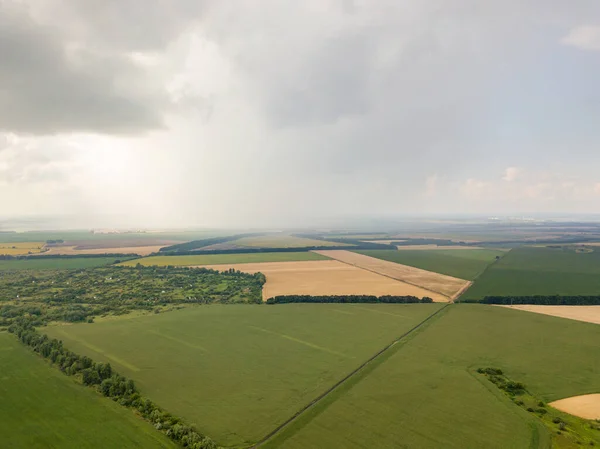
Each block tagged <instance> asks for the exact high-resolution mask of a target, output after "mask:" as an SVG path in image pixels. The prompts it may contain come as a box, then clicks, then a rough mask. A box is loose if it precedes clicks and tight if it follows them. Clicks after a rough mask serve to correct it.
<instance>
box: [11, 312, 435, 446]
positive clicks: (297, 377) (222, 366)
mask: <svg viewBox="0 0 600 449" xmlns="http://www.w3.org/2000/svg"><path fill="white" fill-rule="evenodd" d="M439 307H440V306H439V305H437V304H410V305H400V304H372V305H366V304H360V305H358V304H288V305H276V306H266V305H263V306H256V305H255V306H245V305H239V306H200V307H195V308H188V309H182V310H178V311H174V312H169V313H164V314H159V315H154V316H142V317H136V318H131V319H122V320H117V321H105V322H102V323H95V324H93V325H89V324H82V325H70V326H56V327H48V328H46V329H45V331H47V332H48V334H50V335H51V336H52V337H56V338H60V339H62V340H63V341H64V342H65V345H66V346H67V347H68V348H70V349H72V350H74V351H76V352H78V353H81V354H87V355H89V356H90V357H92V358H94V359H96V360H99V361H105V362H110V363H111V365H112V366H113V367H114V368H115V369H117V370H118V371H120V372H122V373H123V374H125V375H127V376H130V377H131V378H133V379H134V380H135V381H136V383H137V385H138V386H139V387H140V388H141V390H142V392H143V393H144V394H146V395H147V396H148V397H150V398H151V399H152V400H154V401H156V402H157V403H158V404H160V405H161V406H163V407H164V408H165V409H166V410H169V411H171V412H172V413H174V414H177V415H179V416H182V417H184V418H186V419H187V420H188V421H189V422H190V423H194V424H195V425H197V427H198V428H199V430H200V431H202V432H203V433H206V434H207V435H209V436H210V437H212V438H214V439H216V440H217V441H218V442H219V443H221V444H225V445H228V446H240V445H246V444H248V443H250V442H253V441H256V440H258V439H259V438H260V437H262V436H264V435H265V434H267V433H268V432H269V431H271V430H272V429H274V428H275V427H276V426H277V425H278V424H279V423H281V422H282V421H284V420H285V419H287V418H288V417H290V416H292V415H293V414H294V413H295V412H296V411H297V410H299V409H300V408H301V407H302V406H304V405H305V404H306V403H308V402H310V401H311V400H312V399H313V398H315V397H316V396H318V395H319V394H320V393H321V392H323V391H324V390H325V389H327V388H328V387H329V386H331V385H332V384H333V383H335V382H336V381H337V380H339V379H341V378H342V377H343V376H344V375H345V374H346V373H348V372H350V371H351V370H353V369H354V368H355V367H357V366H359V365H360V364H361V363H362V362H364V361H365V360H366V359H367V358H369V357H370V356H371V355H372V354H373V353H375V352H376V351H377V350H379V349H380V348H382V347H384V346H385V345H387V344H389V343H390V342H391V341H393V340H394V339H395V338H396V337H398V336H399V335H401V334H402V333H403V332H405V331H407V330H408V329H410V328H411V327H412V326H414V325H415V324H416V323H418V322H420V321H421V320H423V319H424V318H425V317H427V316H428V315H430V314H431V313H433V312H434V311H436V310H437V309H438V308H439ZM43 331H44V330H43ZM0 376H1V375H0ZM393 383H396V382H393ZM306 447H326V446H322V445H316V446H315V445H312V446H306Z"/></svg>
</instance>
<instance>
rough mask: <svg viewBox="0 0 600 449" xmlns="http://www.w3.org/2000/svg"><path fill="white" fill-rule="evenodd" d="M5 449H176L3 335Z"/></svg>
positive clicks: (0, 435)
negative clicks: (120, 448)
mask: <svg viewBox="0 0 600 449" xmlns="http://www.w3.org/2000/svg"><path fill="white" fill-rule="evenodd" d="M0 366H1V367H2V370H1V371H0V398H2V401H1V405H0V440H1V443H0V446H2V447H3V448H15V449H16V448H61V449H71V448H72V449H80V448H98V449H100V448H119V447H122V448H125V447H127V448H140V449H145V448H149V449H150V448H172V449H175V447H176V446H175V445H174V444H172V443H171V442H170V441H169V440H168V439H167V437H166V436H164V435H162V434H161V433H160V432H158V431H156V430H155V429H154V428H153V427H152V426H151V425H150V424H149V423H146V422H144V421H142V420H141V419H140V418H138V417H137V416H136V415H135V414H134V413H133V412H132V411H130V410H127V409H125V408H123V407H121V406H119V405H118V404H116V403H114V402H112V401H111V400H109V399H106V398H104V397H102V396H100V395H99V394H98V393H96V392H94V391H93V390H92V389H90V388H87V387H83V386H82V385H79V384H77V383H75V382H74V381H73V379H71V378H68V377H66V376H65V375H64V374H62V373H61V372H60V371H59V370H58V369H56V368H54V367H51V366H50V365H48V364H47V363H46V362H44V361H43V360H42V359H41V358H40V357H38V356H37V355H35V354H34V353H33V352H31V351H30V350H29V349H28V348H26V347H25V346H24V345H22V344H21V343H19V342H18V340H17V339H16V337H15V336H13V335H9V334H6V333H0Z"/></svg>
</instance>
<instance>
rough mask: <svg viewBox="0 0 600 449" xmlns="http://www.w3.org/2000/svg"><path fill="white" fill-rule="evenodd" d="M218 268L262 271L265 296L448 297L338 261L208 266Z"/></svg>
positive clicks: (439, 298)
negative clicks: (265, 281) (264, 278)
mask: <svg viewBox="0 0 600 449" xmlns="http://www.w3.org/2000/svg"><path fill="white" fill-rule="evenodd" d="M206 267H207V268H213V269H215V270H229V269H231V268H233V269H235V270H239V271H244V272H246V273H256V272H259V271H260V272H261V273H263V274H264V275H265V276H266V278H267V283H266V284H265V285H264V287H263V298H264V299H265V300H266V299H269V298H271V297H273V296H277V295H376V296H382V295H400V296H404V295H412V296H416V297H418V298H423V297H425V296H428V297H430V298H431V299H433V300H434V301H436V302H447V301H448V298H446V297H445V296H443V295H441V294H438V293H434V292H431V291H428V290H425V289H423V288H420V287H417V286H414V285H411V284H407V283H405V282H401V281H397V280H395V279H390V278H388V277H385V276H381V275H379V274H376V273H373V272H371V271H367V270H362V269H360V268H357V267H353V266H351V265H348V264H345V263H342V262H338V261H337V260H318V261H302V262H266V263H245V264H244V263H242V264H226V265H207V266H206Z"/></svg>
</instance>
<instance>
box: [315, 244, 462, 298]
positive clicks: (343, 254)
mask: <svg viewBox="0 0 600 449" xmlns="http://www.w3.org/2000/svg"><path fill="white" fill-rule="evenodd" d="M315 252H316V253H317V254H321V255H323V256H326V257H330V258H332V259H336V260H339V261H341V262H344V263H346V264H349V265H353V266H356V267H359V268H362V269H364V270H369V271H372V272H374V273H378V274H381V275H384V276H387V277H390V278H393V279H397V280H399V281H402V282H406V283H408V284H412V285H414V286H417V287H420V288H424V289H426V290H429V291H431V292H436V293H439V294H441V295H443V296H445V297H446V298H447V299H454V297H455V296H456V295H457V294H459V293H460V292H462V291H463V290H464V289H465V288H466V286H468V285H469V284H470V282H469V281H465V280H464V279H458V278H454V277H451V276H446V275H443V274H439V273H434V272H432V271H426V270H421V269H419V268H414V267H409V266H408V265H401V264H398V263H394V262H388V261H387V260H381V259H376V258H374V257H369V256H365V255H363V254H358V253H353V252H350V251H344V250H325V251H315ZM430 296H431V295H430ZM434 299H435V298H434Z"/></svg>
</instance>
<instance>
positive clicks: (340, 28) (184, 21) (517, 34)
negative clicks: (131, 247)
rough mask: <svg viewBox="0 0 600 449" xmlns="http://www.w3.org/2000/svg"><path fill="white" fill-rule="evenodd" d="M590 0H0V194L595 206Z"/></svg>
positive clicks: (122, 209)
mask: <svg viewBox="0 0 600 449" xmlns="http://www.w3.org/2000/svg"><path fill="white" fill-rule="evenodd" d="M598 80H600V2H599V1H598V0H571V1H565V0H504V1H493V2H492V1H481V0H410V1H405V0H389V1H388V0H331V1H329V0H302V1H295V0H294V1H293V0H260V1H258V0H256V1H245V0H231V1H221V0H210V1H209V0H204V1H199V0H103V1H88V0H62V1H61V0H29V1H28V0H0V204H1V212H0V215H3V216H5V217H17V216H19V217H21V216H35V215H62V214H64V215H70V216H73V215H75V216H78V217H85V218H86V219H89V222H90V223H93V220H94V219H95V218H98V217H100V216H110V217H115V218H114V220H115V222H114V224H115V226H117V225H125V224H127V225H130V224H136V225H138V226H143V225H145V226H149V227H150V226H190V225H191V226H222V225H228V226H234V227H235V226H237V227H240V226H248V225H252V226H265V225H274V226H281V225H294V224H307V223H310V221H311V220H320V219H323V218H327V217H344V216H348V215H352V216H359V215H384V216H394V215H398V214H408V215H419V214H425V213H427V214H429V213H442V214H446V213H452V214H455V213H482V214H513V213H533V212H561V213H562V212H587V213H589V212H596V213H600V82H599V81H598Z"/></svg>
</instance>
